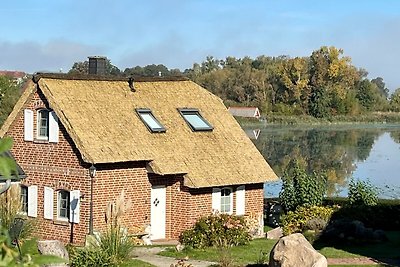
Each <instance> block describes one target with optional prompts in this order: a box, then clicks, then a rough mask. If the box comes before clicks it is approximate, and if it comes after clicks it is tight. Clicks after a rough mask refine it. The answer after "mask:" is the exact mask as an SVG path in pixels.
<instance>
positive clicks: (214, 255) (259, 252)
mask: <svg viewBox="0 0 400 267" xmlns="http://www.w3.org/2000/svg"><path fill="white" fill-rule="evenodd" d="M387 234H388V236H389V239H390V240H389V241H388V242H386V243H382V244H368V245H358V246H355V245H353V246H349V245H347V246H335V247H333V246H331V245H328V244H318V245H315V247H317V248H318V250H319V251H320V252H321V254H323V255H324V256H325V257H327V258H355V257H373V258H398V257H399V254H398V252H399V251H400V231H396V232H387ZM275 243H276V241H275V240H268V239H265V238H262V239H256V240H253V241H251V242H250V244H248V245H246V246H238V247H232V248H229V249H227V250H226V251H222V250H221V249H218V248H206V249H192V250H185V251H183V252H176V251H175V249H174V248H171V249H168V250H166V251H164V252H161V253H160V255H164V256H168V257H178V258H184V257H186V256H188V257H189V258H192V259H201V260H208V261H215V262H218V261H219V260H220V258H221V257H225V258H226V257H227V256H228V257H230V258H231V259H233V261H234V262H235V263H236V264H239V265H246V264H255V263H260V262H261V260H262V259H264V260H265V262H268V258H269V252H270V251H271V249H272V247H273V246H274V245H275ZM346 266H350V265H346ZM359 266H361V265H359ZM362 266H364V267H365V266H368V265H362ZM373 266H374V267H379V266H385V265H373Z"/></svg>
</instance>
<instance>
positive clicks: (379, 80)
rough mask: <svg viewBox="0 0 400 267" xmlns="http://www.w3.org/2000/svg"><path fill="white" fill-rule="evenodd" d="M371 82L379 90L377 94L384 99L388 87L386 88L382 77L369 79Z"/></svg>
mask: <svg viewBox="0 0 400 267" xmlns="http://www.w3.org/2000/svg"><path fill="white" fill-rule="evenodd" d="M371 83H373V84H375V85H376V86H377V88H378V90H379V94H380V95H381V96H383V97H385V98H386V99H387V98H388V97H389V89H387V88H386V85H385V83H384V81H383V78H381V77H377V78H375V79H372V80H371Z"/></svg>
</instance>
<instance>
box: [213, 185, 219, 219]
mask: <svg viewBox="0 0 400 267" xmlns="http://www.w3.org/2000/svg"><path fill="white" fill-rule="evenodd" d="M211 198H212V204H211V209H212V212H213V213H215V212H220V211H221V188H217V187H215V188H213V189H212V197H211Z"/></svg>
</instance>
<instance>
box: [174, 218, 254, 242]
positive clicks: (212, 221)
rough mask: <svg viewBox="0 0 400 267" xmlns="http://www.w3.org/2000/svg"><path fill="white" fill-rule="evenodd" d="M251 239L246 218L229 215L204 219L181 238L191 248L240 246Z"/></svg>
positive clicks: (183, 233)
mask: <svg viewBox="0 0 400 267" xmlns="http://www.w3.org/2000/svg"><path fill="white" fill-rule="evenodd" d="M250 239H251V236H250V234H249V228H248V226H247V225H246V222H245V220H244V218H243V217H239V216H234V215H228V214H216V215H214V214H213V215H210V216H207V217H202V218H200V219H199V220H198V221H197V222H196V224H195V225H194V226H193V227H192V228H191V229H188V230H186V231H184V232H182V234H181V236H180V242H181V243H182V244H183V245H185V246H187V247H191V248H205V247H215V246H218V247H227V246H238V245H244V244H247V243H248V242H249V241H250Z"/></svg>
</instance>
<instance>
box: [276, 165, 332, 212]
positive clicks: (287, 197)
mask: <svg viewBox="0 0 400 267" xmlns="http://www.w3.org/2000/svg"><path fill="white" fill-rule="evenodd" d="M282 181H283V185H282V190H281V191H280V193H279V198H280V200H281V204H282V205H283V207H284V208H285V210H286V211H290V210H291V211H293V210H295V209H296V208H297V207H298V206H306V207H311V206H319V205H321V204H322V201H323V198H324V195H325V193H326V181H327V178H326V176H325V175H324V174H322V175H318V174H316V173H313V174H312V175H309V174H307V173H306V171H305V170H304V168H301V167H300V166H299V163H298V162H297V161H296V160H293V161H291V162H290V164H289V166H288V168H287V169H286V170H285V173H284V175H283V177H282Z"/></svg>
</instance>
